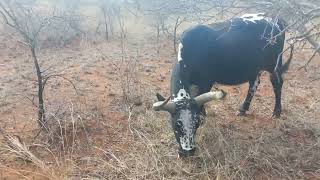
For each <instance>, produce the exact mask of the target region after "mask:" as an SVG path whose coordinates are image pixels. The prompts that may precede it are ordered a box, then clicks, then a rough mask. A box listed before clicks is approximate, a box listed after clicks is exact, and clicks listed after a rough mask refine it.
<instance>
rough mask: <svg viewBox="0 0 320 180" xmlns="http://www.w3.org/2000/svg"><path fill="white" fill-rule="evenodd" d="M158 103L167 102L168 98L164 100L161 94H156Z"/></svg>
mask: <svg viewBox="0 0 320 180" xmlns="http://www.w3.org/2000/svg"><path fill="white" fill-rule="evenodd" d="M156 96H157V99H158V101H165V100H166V98H164V97H163V96H162V95H161V94H159V93H157V94H156Z"/></svg>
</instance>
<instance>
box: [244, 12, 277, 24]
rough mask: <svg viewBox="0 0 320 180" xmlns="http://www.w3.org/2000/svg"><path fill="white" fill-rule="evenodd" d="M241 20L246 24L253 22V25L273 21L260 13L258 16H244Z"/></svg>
mask: <svg viewBox="0 0 320 180" xmlns="http://www.w3.org/2000/svg"><path fill="white" fill-rule="evenodd" d="M240 18H241V19H242V20H243V21H244V22H245V23H248V22H252V23H256V21H261V20H263V19H264V20H266V21H267V22H271V21H272V19H271V18H269V17H266V16H265V15H264V13H258V14H244V15H242V16H240Z"/></svg>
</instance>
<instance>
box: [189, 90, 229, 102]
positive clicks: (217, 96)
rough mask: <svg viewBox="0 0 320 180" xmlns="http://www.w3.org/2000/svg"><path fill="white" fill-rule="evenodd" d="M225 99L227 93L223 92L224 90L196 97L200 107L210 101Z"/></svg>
mask: <svg viewBox="0 0 320 180" xmlns="http://www.w3.org/2000/svg"><path fill="white" fill-rule="evenodd" d="M224 97H225V92H223V91H222V90H218V91H212V92H207V93H204V94H201V95H199V96H197V97H195V98H194V100H195V101H196V102H197V104H198V105H199V106H201V105H203V104H205V103H207V102H209V101H212V100H216V99H222V98H224Z"/></svg>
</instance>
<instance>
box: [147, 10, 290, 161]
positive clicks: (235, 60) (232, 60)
mask: <svg viewBox="0 0 320 180" xmlns="http://www.w3.org/2000/svg"><path fill="white" fill-rule="evenodd" d="M284 28H285V23H284V21H283V20H281V19H278V18H271V17H267V16H265V15H264V14H263V13H259V14H245V15H243V16H241V17H237V18H233V19H231V20H229V21H225V22H221V23H215V24H211V25H197V26H194V27H192V28H190V29H188V30H186V31H185V32H184V33H183V35H182V37H181V43H180V44H179V52H178V56H177V63H176V64H175V66H174V68H173V71H172V75H171V97H169V98H168V99H167V100H165V98H163V96H161V95H159V94H158V95H157V96H158V100H159V102H156V103H155V104H154V105H153V109H154V110H157V111H159V110H164V111H168V112H170V114H171V126H172V128H173V131H174V134H175V137H176V140H177V142H178V143H179V154H180V155H181V156H189V155H193V154H194V151H195V134H196V131H197V129H198V127H199V124H200V121H201V118H200V115H202V114H205V113H202V112H205V111H203V110H204V109H203V104H205V103H206V102H208V101H211V100H213V99H219V98H222V97H224V93H223V92H222V91H214V92H210V90H211V88H212V86H213V84H215V83H218V84H224V85H238V84H241V83H245V82H249V90H248V94H247V96H246V98H245V100H244V102H243V103H242V104H241V105H240V109H239V115H245V113H246V111H248V110H249V106H250V102H251V100H252V97H253V95H254V93H255V91H256V90H257V87H258V85H259V83H260V80H259V76H260V74H261V71H267V72H269V73H270V80H271V83H272V86H273V89H274V94H275V107H274V111H273V116H275V117H279V116H280V113H281V89H282V84H283V80H282V76H281V75H282V73H283V72H285V71H286V70H287V69H288V67H289V64H290V62H291V58H292V51H293V46H291V55H290V58H289V60H288V61H287V62H286V63H285V64H282V54H283V47H284V40H285V34H284ZM191 87H196V88H191ZM192 89H195V90H196V91H194V90H192Z"/></svg>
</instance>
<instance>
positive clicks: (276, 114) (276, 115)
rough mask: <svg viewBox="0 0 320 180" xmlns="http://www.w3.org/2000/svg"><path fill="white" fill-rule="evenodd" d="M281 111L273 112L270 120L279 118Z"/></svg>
mask: <svg viewBox="0 0 320 180" xmlns="http://www.w3.org/2000/svg"><path fill="white" fill-rule="evenodd" d="M280 115H281V110H274V111H273V113H272V118H280Z"/></svg>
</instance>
